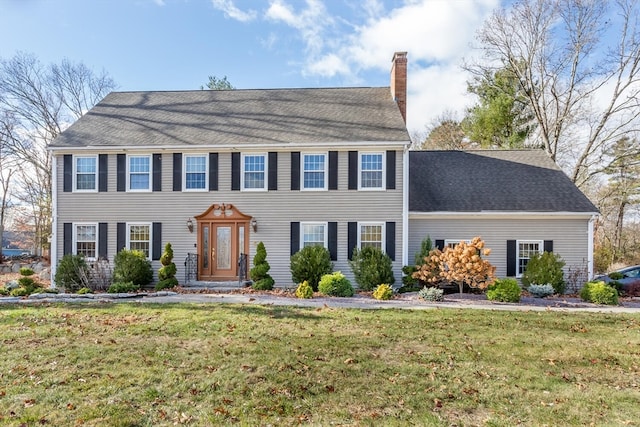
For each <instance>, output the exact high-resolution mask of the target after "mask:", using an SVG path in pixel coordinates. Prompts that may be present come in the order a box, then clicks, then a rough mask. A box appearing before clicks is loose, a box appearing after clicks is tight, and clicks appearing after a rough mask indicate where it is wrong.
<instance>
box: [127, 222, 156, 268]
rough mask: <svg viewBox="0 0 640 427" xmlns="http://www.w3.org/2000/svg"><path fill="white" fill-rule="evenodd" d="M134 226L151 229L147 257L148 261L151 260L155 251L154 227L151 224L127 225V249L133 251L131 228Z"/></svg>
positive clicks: (133, 223)
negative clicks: (152, 252)
mask: <svg viewBox="0 0 640 427" xmlns="http://www.w3.org/2000/svg"><path fill="white" fill-rule="evenodd" d="M132 226H145V227H149V254H148V255H147V259H148V260H151V255H152V254H151V251H152V250H153V227H152V224H151V223H150V222H128V223H127V243H126V245H127V246H126V248H127V249H128V250H132V249H131V227H132Z"/></svg>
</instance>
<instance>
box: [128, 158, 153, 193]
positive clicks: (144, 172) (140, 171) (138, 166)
mask: <svg viewBox="0 0 640 427" xmlns="http://www.w3.org/2000/svg"><path fill="white" fill-rule="evenodd" d="M127 160H128V162H129V175H128V178H129V190H130V191H149V190H151V156H129V157H128V158H127Z"/></svg>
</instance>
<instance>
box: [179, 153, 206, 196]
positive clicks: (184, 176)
mask: <svg viewBox="0 0 640 427" xmlns="http://www.w3.org/2000/svg"><path fill="white" fill-rule="evenodd" d="M193 157H204V187H203V188H187V158H193ZM182 191H189V192H191V191H194V192H198V191H209V155H208V154H203V153H198V154H184V155H183V156H182Z"/></svg>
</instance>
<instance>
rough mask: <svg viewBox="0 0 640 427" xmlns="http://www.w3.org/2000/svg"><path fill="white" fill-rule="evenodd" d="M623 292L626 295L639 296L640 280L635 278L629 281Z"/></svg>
mask: <svg viewBox="0 0 640 427" xmlns="http://www.w3.org/2000/svg"><path fill="white" fill-rule="evenodd" d="M624 294H625V296H628V297H640V280H635V281H633V282H631V283H629V284H628V285H627V289H626V290H625V291H624Z"/></svg>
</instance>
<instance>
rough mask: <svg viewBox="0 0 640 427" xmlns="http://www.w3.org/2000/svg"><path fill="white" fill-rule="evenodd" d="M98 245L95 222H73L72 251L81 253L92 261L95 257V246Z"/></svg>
mask: <svg viewBox="0 0 640 427" xmlns="http://www.w3.org/2000/svg"><path fill="white" fill-rule="evenodd" d="M97 247H98V225H97V224H74V227H73V253H74V255H83V256H84V257H85V258H86V259H87V260H90V261H93V260H95V259H96V258H97V256H96V254H97V252H96V248H97Z"/></svg>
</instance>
